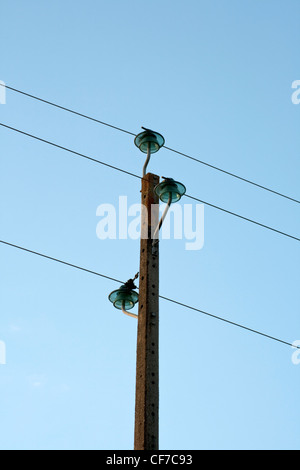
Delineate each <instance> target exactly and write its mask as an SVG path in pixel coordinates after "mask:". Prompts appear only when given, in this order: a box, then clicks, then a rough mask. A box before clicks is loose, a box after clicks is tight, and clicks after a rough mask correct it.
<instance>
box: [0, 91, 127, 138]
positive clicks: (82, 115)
mask: <svg viewBox="0 0 300 470" xmlns="http://www.w3.org/2000/svg"><path fill="white" fill-rule="evenodd" d="M0 85H1V86H4V87H5V88H7V89H8V90H11V91H15V92H16V93H20V94H21V95H25V96H28V97H29V98H33V99H34V100H37V101H41V102H42V103H46V104H49V105H50V106H54V107H55V108H59V109H62V110H63V111H67V112H68V113H72V114H76V115H77V116H80V117H83V118H85V119H89V120H90V121H94V122H97V123H98V124H102V125H103V126H107V127H111V128H112V129H116V130H117V131H121V132H124V133H126V134H130V135H133V136H135V134H134V133H133V132H129V131H126V130H125V129H122V128H121V127H117V126H113V125H112V124H108V123H107V122H104V121H100V120H99V119H96V118H93V117H91V116H87V115H86V114H82V113H79V112H78V111H74V110H73V109H70V108H66V107H65V106H61V105H59V104H56V103H53V102H51V101H47V100H44V99H43V98H39V97H37V96H34V95H31V94H30V93H25V91H21V90H17V89H16V88H12V87H10V86H8V85H6V84H5V85H3V84H1V83H0Z"/></svg>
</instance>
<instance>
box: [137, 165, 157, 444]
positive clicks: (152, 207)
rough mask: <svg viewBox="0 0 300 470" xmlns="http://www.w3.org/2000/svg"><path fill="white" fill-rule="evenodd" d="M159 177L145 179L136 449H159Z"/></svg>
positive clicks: (147, 175) (143, 190)
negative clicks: (155, 239)
mask: <svg viewBox="0 0 300 470" xmlns="http://www.w3.org/2000/svg"><path fill="white" fill-rule="evenodd" d="M158 183H159V177H158V176H157V175H153V174H152V173H147V174H146V175H145V176H144V177H143V179H142V191H141V193H142V214H141V252H140V271H139V314H138V333H137V361H136V403H135V435H134V449H135V450H158V448H159V439H158V434H159V250H158V244H156V246H155V253H153V250H152V236H153V234H154V231H155V228H156V227H157V225H158V222H159V209H158V207H159V199H158V196H157V195H156V194H155V192H154V187H155V186H156V185H157V184H158Z"/></svg>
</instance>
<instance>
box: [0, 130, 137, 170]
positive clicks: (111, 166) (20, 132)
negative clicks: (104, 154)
mask: <svg viewBox="0 0 300 470" xmlns="http://www.w3.org/2000/svg"><path fill="white" fill-rule="evenodd" d="M0 126H2V127H5V128H6V129H10V130H12V131H14V132H18V133H19V134H23V135H26V136H27V137H31V138H32V139H35V140H38V141H40V142H43V143H44V144H48V145H52V146H53V147H56V148H59V149H61V150H65V151H66V152H69V153H72V154H74V155H77V156H78V157H82V158H85V159H87V160H91V161H92V162H94V163H99V164H100V165H104V166H106V167H108V168H112V169H113V170H117V171H120V172H122V173H125V174H127V175H130V176H133V177H135V178H139V179H141V177H140V176H138V175H135V174H134V173H131V172H130V171H127V170H123V169H122V168H119V167H117V166H114V165H110V164H109V163H106V162H102V161H101V160H97V159H96V158H92V157H89V156H88V155H85V154H83V153H80V152H76V151H75V150H71V149H69V148H67V147H63V146H62V145H58V144H55V143H54V142H50V140H45V139H42V138H41V137H37V136H36V135H33V134H28V132H24V131H21V130H20V129H16V128H15V127H11V126H7V125H6V124H3V123H2V122H0Z"/></svg>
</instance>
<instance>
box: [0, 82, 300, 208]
mask: <svg viewBox="0 0 300 470" xmlns="http://www.w3.org/2000/svg"><path fill="white" fill-rule="evenodd" d="M0 85H1V86H3V87H5V88H7V89H8V90H11V91H14V92H16V93H19V94H22V95H24V96H27V97H29V98H32V99H34V100H37V101H41V102H42V103H45V104H48V105H50V106H54V107H55V108H58V109H61V110H63V111H67V112H69V113H72V114H75V115H77V116H80V117H82V118H84V119H89V120H90V121H93V122H96V123H98V124H101V125H103V126H107V127H110V128H112V129H115V130H118V131H120V132H124V133H126V134H129V135H132V136H135V135H136V134H135V133H134V132H130V131H128V130H126V129H123V128H121V127H117V126H114V125H112V124H109V123H107V122H104V121H100V120H99V119H96V118H94V117H91V116H88V115H86V114H83V113H80V112H78V111H74V110H73V109H70V108H67V107H65V106H61V105H59V104H57V103H53V102H52V101H48V100H45V99H43V98H39V97H38V96H35V95H32V94H30V93H26V92H24V91H21V90H18V89H17V88H13V87H10V86H8V85H6V84H5V85H4V84H1V83H0ZM164 148H165V149H166V150H169V151H170V152H174V153H176V154H178V155H181V156H182V157H185V158H188V159H189V160H193V161H195V162H197V163H200V164H201V165H205V166H207V167H209V168H212V169H213V170H217V171H219V172H222V173H224V174H226V175H228V176H231V177H233V178H236V179H239V180H240V181H244V182H245V183H248V184H251V185H253V186H256V187H258V188H260V189H263V190H265V191H269V192H270V193H273V194H276V195H277V196H280V197H283V198H285V199H288V200H290V201H293V202H296V203H298V204H300V201H299V200H297V199H295V198H292V197H290V196H287V195H285V194H283V193H281V192H279V191H275V190H273V189H270V188H268V187H266V186H264V185H262V184H259V183H256V182H254V181H252V180H249V179H247V178H244V177H242V176H239V175H237V174H235V173H232V172H230V171H227V170H224V169H222V168H219V167H217V166H215V165H212V164H210V163H208V162H205V161H203V160H200V159H198V158H196V157H193V156H191V155H188V154H186V153H183V152H180V151H178V150H175V149H173V148H170V147H167V146H164Z"/></svg>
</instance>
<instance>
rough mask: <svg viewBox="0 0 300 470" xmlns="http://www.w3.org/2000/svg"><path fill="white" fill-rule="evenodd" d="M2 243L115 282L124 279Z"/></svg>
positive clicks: (2, 241)
mask: <svg viewBox="0 0 300 470" xmlns="http://www.w3.org/2000/svg"><path fill="white" fill-rule="evenodd" d="M0 243H3V244H4V245H7V246H11V247H13V248H17V249H18V250H22V251H26V252H27V253H31V254H33V255H37V256H41V257H43V258H46V259H49V260H51V261H56V262H57V263H61V264H65V265H66V266H70V267H71V268H75V269H80V270H81V271H85V272H87V273H90V274H94V275H95V276H100V277H103V278H105V279H109V280H110V281H115V282H119V283H121V284H122V281H120V280H119V279H115V278H113V277H109V276H105V275H104V274H100V273H97V272H96V271H91V270H90V269H86V268H82V267H81V266H77V265H76V264H71V263H68V262H67V261H62V260H61V259H58V258H53V257H52V256H48V255H44V254H43V253H39V252H38V251H33V250H29V249H28V248H24V247H23V246H19V245H14V244H13V243H9V242H6V241H4V240H0Z"/></svg>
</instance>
